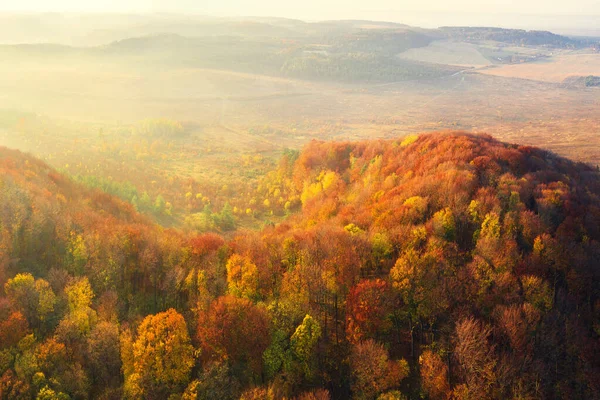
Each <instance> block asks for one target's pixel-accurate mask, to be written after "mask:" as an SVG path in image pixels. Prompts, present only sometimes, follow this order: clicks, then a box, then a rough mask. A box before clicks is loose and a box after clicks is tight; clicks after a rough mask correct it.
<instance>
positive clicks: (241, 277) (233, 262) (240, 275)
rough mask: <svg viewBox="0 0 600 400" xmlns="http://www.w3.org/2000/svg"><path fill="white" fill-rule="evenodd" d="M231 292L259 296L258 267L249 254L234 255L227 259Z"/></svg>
mask: <svg viewBox="0 0 600 400" xmlns="http://www.w3.org/2000/svg"><path fill="white" fill-rule="evenodd" d="M226 267H227V284H228V286H229V293H230V294H232V295H234V296H237V297H246V298H248V299H256V298H257V297H258V268H257V267H256V265H254V263H252V261H251V260H250V258H248V257H247V256H240V255H238V254H234V255H232V256H231V257H230V258H229V260H228V261H227V266H226Z"/></svg>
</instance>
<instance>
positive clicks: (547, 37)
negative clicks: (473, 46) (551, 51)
mask: <svg viewBox="0 0 600 400" xmlns="http://www.w3.org/2000/svg"><path fill="white" fill-rule="evenodd" d="M439 30H440V31H441V32H442V33H443V34H444V35H446V36H447V37H448V38H450V39H454V40H459V41H467V42H471V41H482V40H490V41H495V42H501V43H508V44H513V45H525V46H548V47H556V48H579V47H584V46H587V45H588V43H587V41H583V40H579V39H573V38H569V37H566V36H561V35H556V34H554V33H552V32H548V31H526V30H522V29H503V28H489V27H441V28H440V29H439Z"/></svg>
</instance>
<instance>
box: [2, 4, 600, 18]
mask: <svg viewBox="0 0 600 400" xmlns="http://www.w3.org/2000/svg"><path fill="white" fill-rule="evenodd" d="M0 10H7V11H19V10H21V11H102V12H107V11H109V12H110V11H117V12H156V11H167V12H194V13H199V14H228V15H272V16H286V17H302V18H309V19H322V18H331V17H332V16H335V15H340V16H342V17H343V18H348V17H353V18H361V17H364V13H367V14H378V13H381V12H392V13H394V14H395V13H398V12H403V11H406V12H451V13H498V12H500V13H526V14H565V13H566V14H588V15H589V14H600V0H570V1H552V0H452V1H448V0H423V1H416V0H302V1H297V0H293V1H290V0H0Z"/></svg>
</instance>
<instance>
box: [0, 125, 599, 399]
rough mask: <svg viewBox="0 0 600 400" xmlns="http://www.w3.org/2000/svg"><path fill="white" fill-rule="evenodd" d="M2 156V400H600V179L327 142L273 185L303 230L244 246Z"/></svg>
mask: <svg viewBox="0 0 600 400" xmlns="http://www.w3.org/2000/svg"><path fill="white" fill-rule="evenodd" d="M0 160H1V162H0V168H2V175H1V176H2V179H1V184H0V188H1V190H0V195H1V198H0V201H2V204H3V208H2V214H1V215H0V228H1V231H0V233H1V236H0V238H1V239H2V240H1V242H0V246H1V247H0V248H1V249H2V253H1V254H2V258H1V259H0V284H2V286H3V288H4V294H3V295H2V296H1V297H0V374H1V378H0V397H2V398H10V399H12V398H32V397H36V396H37V397H38V398H65V399H66V398H105V399H112V398H115V399H116V398H131V399H135V398H149V399H153V398H156V399H164V398H171V399H209V398H210V399H213V398H219V399H284V398H286V399H304V400H307V399H329V398H356V399H382V400H383V399H405V398H430V399H447V398H453V399H484V398H485V399H505V398H562V399H573V398H590V399H591V398H598V397H599V396H600V386H598V382H597V379H596V376H597V374H598V372H599V368H600V365H599V364H600V363H599V361H598V360H600V357H599V355H600V353H599V351H600V347H599V340H598V339H599V336H598V335H599V333H600V332H598V329H597V327H598V325H599V324H600V312H599V307H600V293H599V287H600V286H599V285H598V280H599V278H600V271H599V270H598V263H597V260H598V259H600V243H599V240H600V229H599V228H598V226H600V225H599V222H600V180H599V179H598V178H599V176H598V172H597V171H596V170H594V169H592V168H591V167H589V166H586V165H583V164H575V163H572V162H570V161H568V160H565V159H562V158H560V157H558V156H556V155H554V154H551V153H548V152H545V151H542V150H539V149H535V148H532V147H526V146H516V145H508V144H503V143H500V142H497V141H495V140H493V139H492V138H491V137H488V136H472V135H467V134H430V135H422V136H419V137H409V138H405V139H401V140H391V141H383V140H382V141H369V142H360V143H323V142H311V143H310V144H309V145H308V146H307V147H306V148H305V149H304V150H303V151H302V152H301V153H300V154H293V153H291V154H289V155H288V156H287V157H285V158H284V160H283V161H282V164H281V165H280V167H279V168H278V169H276V170H274V171H273V172H272V173H271V174H269V177H268V179H267V180H266V182H270V185H272V186H277V185H279V187H278V189H279V190H280V191H282V192H283V191H285V192H286V193H298V196H299V202H300V203H301V212H299V213H297V214H295V215H293V216H290V218H288V220H287V221H285V222H283V223H280V224H277V225H272V226H267V227H265V228H264V229H263V230H261V231H239V232H237V233H236V234H235V235H234V236H233V237H232V238H231V239H227V240H226V239H224V238H223V237H221V236H219V235H217V234H214V233H207V234H200V235H189V236H188V235H184V234H182V233H180V232H177V231H172V230H164V229H161V228H158V227H156V226H153V225H151V224H149V223H148V222H147V221H145V220H144V219H143V218H141V217H139V216H138V215H137V214H136V213H135V212H134V210H133V208H132V207H131V206H128V205H127V204H125V203H122V202H120V201H118V200H115V199H114V198H112V197H110V196H108V195H105V194H101V193H99V192H94V191H88V190H84V189H83V188H81V187H79V186H77V185H74V184H73V183H71V182H70V181H69V180H68V179H66V178H64V177H62V176H61V175H59V174H56V173H55V172H54V171H53V170H51V169H50V168H48V167H47V166H45V165H44V164H43V163H41V162H39V161H36V160H34V159H32V158H29V157H25V156H23V155H21V154H19V153H15V152H9V151H7V150H3V151H2V157H1V158H0ZM268 186H269V185H265V188H266V187H268ZM265 188H263V189H262V190H267V193H268V189H265ZM225 214H226V213H225Z"/></svg>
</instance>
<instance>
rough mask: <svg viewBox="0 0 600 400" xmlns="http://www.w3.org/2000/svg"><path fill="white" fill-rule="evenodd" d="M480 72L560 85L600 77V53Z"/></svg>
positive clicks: (570, 56)
mask: <svg viewBox="0 0 600 400" xmlns="http://www.w3.org/2000/svg"><path fill="white" fill-rule="evenodd" d="M480 72H481V73H483V74H488V75H495V76H502V77H506V78H518V79H530V80H536V81H542V82H552V83H559V82H563V81H564V80H565V79H567V78H570V77H578V76H588V75H600V53H593V54H577V53H575V54H562V55H558V56H555V57H552V58H551V59H544V60H542V61H539V62H528V63H522V64H513V65H502V66H496V67H493V68H489V69H484V70H481V71H480Z"/></svg>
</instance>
